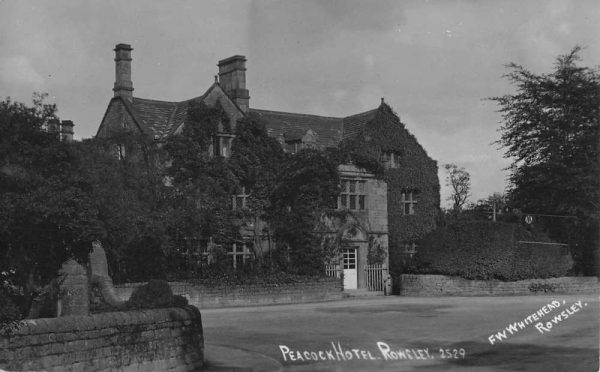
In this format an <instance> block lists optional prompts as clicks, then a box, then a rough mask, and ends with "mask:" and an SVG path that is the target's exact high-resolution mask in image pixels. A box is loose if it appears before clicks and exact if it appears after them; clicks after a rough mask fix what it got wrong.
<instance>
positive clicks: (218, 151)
mask: <svg viewBox="0 0 600 372" xmlns="http://www.w3.org/2000/svg"><path fill="white" fill-rule="evenodd" d="M232 142H233V136H232V135H222V134H221V135H216V136H214V137H213V143H212V154H213V155H214V156H222V157H224V158H228V157H230V156H231V144H232Z"/></svg>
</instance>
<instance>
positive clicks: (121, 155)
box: [115, 143, 125, 160]
mask: <svg viewBox="0 0 600 372" xmlns="http://www.w3.org/2000/svg"><path fill="white" fill-rule="evenodd" d="M115 157H116V158H117V159H119V160H123V159H125V145H124V144H122V143H117V144H116V145H115Z"/></svg>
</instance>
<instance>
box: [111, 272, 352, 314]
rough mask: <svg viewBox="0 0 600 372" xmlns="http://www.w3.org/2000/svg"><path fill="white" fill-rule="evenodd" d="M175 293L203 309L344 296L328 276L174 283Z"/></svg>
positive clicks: (122, 289)
mask: <svg viewBox="0 0 600 372" xmlns="http://www.w3.org/2000/svg"><path fill="white" fill-rule="evenodd" d="M142 284H143V283H129V284H122V285H116V286H115V291H116V293H117V295H118V296H119V297H120V298H121V299H123V300H126V299H128V298H129V297H130V296H131V293H132V292H133V290H134V289H135V288H136V287H138V286H140V285H142ZM169 284H170V285H171V289H172V290H173V294H176V295H177V294H178V295H182V296H185V297H186V298H187V299H188V301H189V303H190V305H194V306H196V307H198V308H200V309H206V308H218V307H230V306H255V305H275V304H292V303H304V302H318V301H330V300H339V299H341V298H342V286H341V281H340V280H339V279H335V278H331V279H330V278H327V279H322V280H319V281H311V282H302V283H290V284H280V285H271V286H266V285H244V286H217V287H207V286H202V285H197V284H191V283H183V282H171V283H169Z"/></svg>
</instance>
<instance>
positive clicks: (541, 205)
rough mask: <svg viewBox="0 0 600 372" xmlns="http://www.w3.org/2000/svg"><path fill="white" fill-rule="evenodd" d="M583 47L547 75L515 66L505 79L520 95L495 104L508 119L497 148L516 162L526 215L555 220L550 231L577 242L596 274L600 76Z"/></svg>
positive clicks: (518, 198)
mask: <svg viewBox="0 0 600 372" xmlns="http://www.w3.org/2000/svg"><path fill="white" fill-rule="evenodd" d="M580 50H581V48H580V47H575V48H573V50H571V51H570V53H568V54H566V55H561V56H559V57H558V58H557V60H556V62H555V64H554V70H553V71H552V72H550V73H547V74H536V73H533V72H531V71H529V70H527V69H526V68H525V67H523V66H520V65H517V64H514V63H511V64H509V65H508V66H507V68H508V69H509V70H510V72H508V73H507V74H506V75H505V78H506V79H508V81H510V82H511V83H512V84H513V85H514V86H515V89H516V91H515V93H513V94H506V95H504V96H501V97H492V98H491V99H492V100H494V101H496V102H497V103H498V105H499V106H500V110H499V111H500V112H501V113H502V118H503V124H502V126H501V128H500V131H501V137H500V139H499V140H498V142H497V143H498V144H499V145H501V146H502V147H503V148H504V149H505V154H504V155H505V157H507V158H511V159H513V163H512V167H511V168H510V169H511V175H510V179H509V180H510V188H509V197H510V199H511V200H512V201H513V202H514V205H515V206H516V207H518V208H520V209H521V210H523V211H525V212H528V213H538V214H549V215H555V216H556V217H554V218H549V219H548V224H549V225H550V228H551V231H550V232H551V234H552V235H553V237H554V238H557V239H559V240H563V241H568V242H569V243H571V246H572V248H573V249H574V251H573V253H574V256H575V259H576V262H577V263H578V264H579V265H578V269H579V270H580V271H584V272H585V273H587V274H591V273H592V272H593V271H594V268H593V263H594V262H596V261H597V260H595V259H594V251H596V252H597V249H598V248H597V247H598V221H599V219H598V217H599V212H598V211H599V208H600V203H599V197H600V184H599V179H600V166H599V162H598V155H599V153H598V142H599V129H598V128H599V124H598V114H599V112H598V110H599V106H600V74H599V70H598V68H589V67H583V66H579V65H578V64H577V62H578V61H580V57H579V52H580ZM559 216H561V217H559ZM569 217H571V218H569Z"/></svg>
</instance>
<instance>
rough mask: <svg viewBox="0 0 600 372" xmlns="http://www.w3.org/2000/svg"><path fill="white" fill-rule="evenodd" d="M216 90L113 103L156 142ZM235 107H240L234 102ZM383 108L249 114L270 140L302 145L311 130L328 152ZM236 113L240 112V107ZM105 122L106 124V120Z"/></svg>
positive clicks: (258, 112)
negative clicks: (178, 97) (120, 104)
mask: <svg viewBox="0 0 600 372" xmlns="http://www.w3.org/2000/svg"><path fill="white" fill-rule="evenodd" d="M217 86H218V83H214V84H213V85H212V86H211V87H210V88H209V89H208V90H207V91H206V93H204V94H203V95H201V96H198V97H195V98H192V99H188V100H185V101H179V102H171V101H159V100H154V99H146V98H138V97H133V98H132V99H131V101H129V100H127V99H125V98H122V97H120V96H117V97H114V98H113V100H121V101H122V102H123V104H124V106H125V107H126V109H127V111H129V113H130V114H131V116H132V117H133V119H134V121H135V122H136V123H137V125H138V126H139V128H140V130H141V131H142V133H144V134H145V135H147V136H149V137H151V138H154V139H165V138H166V137H168V136H170V135H172V134H174V133H175V132H176V130H177V129H178V128H179V127H180V126H181V125H183V124H184V122H185V120H186V118H187V115H188V109H189V107H190V103H192V102H193V101H196V102H203V101H204V100H205V99H206V97H208V95H209V94H210V92H211V91H212V90H213V89H214V88H215V87H217ZM232 103H233V104H234V106H235V107H237V105H235V102H233V101H232ZM380 107H381V106H380ZM380 107H378V108H376V109H373V110H369V111H366V112H362V113H359V114H355V115H351V116H347V117H343V118H342V117H330V116H319V115H308V114H298V113H291V112H282V111H271V110H261V109H252V108H251V109H250V110H249V112H250V113H253V114H255V115H257V116H259V117H260V118H261V119H262V120H263V121H264V122H265V125H266V127H267V131H268V133H269V135H270V136H271V137H275V138H283V139H284V140H285V141H297V140H298V141H299V140H301V139H302V137H303V136H304V135H305V134H306V133H307V132H308V130H312V131H314V132H315V133H316V142H317V143H316V144H317V146H319V147H321V148H328V147H337V146H338V145H339V143H340V141H341V140H343V139H346V138H349V137H354V136H356V135H358V133H359V132H360V130H361V129H362V128H364V127H365V126H366V125H367V124H368V123H369V122H370V121H371V120H372V119H373V118H374V117H375V115H376V114H377V112H378V110H379V109H380ZM237 109H238V110H239V107H237ZM240 112H241V111H240ZM105 116H106V114H105ZM102 121H103V122H104V119H103V120H102Z"/></svg>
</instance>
